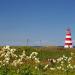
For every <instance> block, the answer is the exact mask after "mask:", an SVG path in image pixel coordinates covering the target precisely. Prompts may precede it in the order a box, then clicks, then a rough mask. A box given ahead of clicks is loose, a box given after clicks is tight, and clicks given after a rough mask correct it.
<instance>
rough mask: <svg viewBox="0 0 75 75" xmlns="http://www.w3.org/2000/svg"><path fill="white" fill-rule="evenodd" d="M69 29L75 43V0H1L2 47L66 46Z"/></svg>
mask: <svg viewBox="0 0 75 75" xmlns="http://www.w3.org/2000/svg"><path fill="white" fill-rule="evenodd" d="M67 27H70V28H71V31H72V39H73V40H75V33H74V32H75V0H0V45H6V44H8V45H26V40H27V39H29V43H28V44H29V45H40V44H41V45H64V38H65V30H66V28H67ZM40 40H41V42H40Z"/></svg>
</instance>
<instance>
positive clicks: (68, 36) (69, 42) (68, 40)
mask: <svg viewBox="0 0 75 75" xmlns="http://www.w3.org/2000/svg"><path fill="white" fill-rule="evenodd" d="M72 47H73V46H72V38H71V30H70V28H68V29H67V30H66V38H65V45H64V48H72Z"/></svg>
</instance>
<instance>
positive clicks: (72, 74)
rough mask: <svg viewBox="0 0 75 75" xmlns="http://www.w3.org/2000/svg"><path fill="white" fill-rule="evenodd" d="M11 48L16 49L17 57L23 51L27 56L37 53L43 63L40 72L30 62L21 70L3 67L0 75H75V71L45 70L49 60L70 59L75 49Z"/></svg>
mask: <svg viewBox="0 0 75 75" xmlns="http://www.w3.org/2000/svg"><path fill="white" fill-rule="evenodd" d="M10 48H15V49H16V51H15V53H16V54H17V55H20V54H22V51H25V53H26V55H27V56H29V55H30V54H31V53H32V52H37V53H38V56H37V57H38V58H39V60H40V61H41V63H40V64H39V67H40V70H36V69H34V68H33V67H34V66H36V65H35V64H33V61H30V63H25V64H23V65H22V66H20V68H19V67H16V68H14V67H11V66H7V67H5V68H4V67H1V68H0V75H75V69H73V70H68V72H67V71H66V72H65V71H62V70H53V71H50V69H49V68H48V69H47V70H43V67H44V65H46V64H47V63H48V59H57V58H59V57H62V56H63V55H65V56H68V57H69V56H70V54H71V52H72V53H75V48H72V49H64V48H61V47H51V46H49V47H39V48H34V47H30V46H11V47H10ZM1 49H2V46H1V47H0V50H1ZM74 64H75V63H74ZM18 68H19V70H20V72H19V73H17V69H18ZM7 70H8V71H7ZM2 73H3V74H2ZM4 73H5V74H4ZM6 73H7V74H6Z"/></svg>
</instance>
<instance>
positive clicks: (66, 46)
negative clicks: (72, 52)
mask: <svg viewBox="0 0 75 75" xmlns="http://www.w3.org/2000/svg"><path fill="white" fill-rule="evenodd" d="M64 48H73V46H72V45H70V46H68V45H65V46H64Z"/></svg>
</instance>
